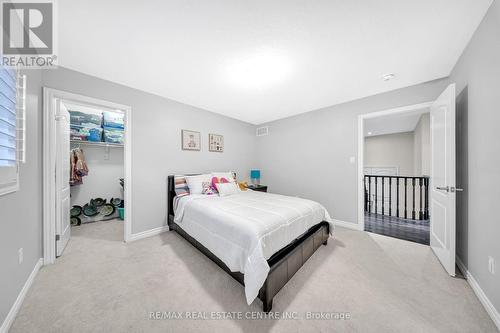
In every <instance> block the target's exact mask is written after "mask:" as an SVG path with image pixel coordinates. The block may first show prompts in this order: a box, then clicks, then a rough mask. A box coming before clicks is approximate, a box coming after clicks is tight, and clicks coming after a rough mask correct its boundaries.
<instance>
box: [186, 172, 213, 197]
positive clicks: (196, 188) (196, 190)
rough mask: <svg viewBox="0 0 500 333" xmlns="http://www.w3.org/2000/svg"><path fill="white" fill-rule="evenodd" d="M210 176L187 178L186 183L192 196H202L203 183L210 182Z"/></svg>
mask: <svg viewBox="0 0 500 333" xmlns="http://www.w3.org/2000/svg"><path fill="white" fill-rule="evenodd" d="M210 178H211V176H210V174H204V175H197V176H186V183H187V185H188V187H189V193H190V194H201V193H202V192H203V183H204V182H210Z"/></svg>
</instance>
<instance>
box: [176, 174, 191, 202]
mask: <svg viewBox="0 0 500 333" xmlns="http://www.w3.org/2000/svg"><path fill="white" fill-rule="evenodd" d="M174 184H175V195H176V196H178V197H183V196H185V195H189V187H188V185H187V183H186V177H184V176H174Z"/></svg>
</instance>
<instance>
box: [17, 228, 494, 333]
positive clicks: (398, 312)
mask: <svg viewBox="0 0 500 333" xmlns="http://www.w3.org/2000/svg"><path fill="white" fill-rule="evenodd" d="M122 228H123V226H122V224H121V222H119V221H112V222H99V223H94V224H91V225H85V226H80V227H77V228H73V237H72V239H71V241H70V243H69V245H68V248H67V249H66V251H65V253H64V255H63V256H62V257H61V258H59V259H58V260H57V263H56V264H54V265H51V266H47V267H43V268H42V269H41V271H40V273H39V275H38V276H37V278H36V280H35V282H34V284H33V286H32V288H31V290H30V291H29V293H28V295H27V297H26V300H25V302H24V304H23V306H22V308H21V310H20V312H19V315H18V317H17V319H16V321H15V322H14V324H13V327H12V329H11V332H192V331H198V332H202V331H203V332H233V331H236V332H238V331H243V332H496V328H495V326H494V324H493V322H492V321H491V319H490V318H489V317H488V315H487V313H486V311H485V310H484V309H483V307H482V305H481V304H480V302H479V300H478V299H477V298H476V296H475V295H474V293H473V291H472V290H471V288H470V287H469V286H468V284H467V282H466V281H464V280H462V279H458V278H450V277H449V276H448V275H447V274H446V273H445V272H444V270H443V269H442V267H441V266H440V264H439V263H438V261H437V260H436V258H435V257H434V255H433V254H432V252H431V250H430V249H429V247H426V246H424V245H419V244H415V243H410V242H405V241H400V240H397V239H393V238H388V237H385V236H379V235H374V234H369V233H364V232H359V231H351V230H347V229H342V228H337V229H336V231H335V235H336V236H335V237H336V238H335V240H331V241H330V242H329V244H328V246H322V247H321V248H320V249H319V250H318V251H317V252H316V253H315V254H314V255H313V256H312V257H311V259H309V261H308V262H307V263H306V265H305V266H304V267H302V269H300V271H299V272H298V273H297V274H296V275H295V276H294V277H293V279H292V280H291V281H290V282H289V283H288V284H287V285H286V286H285V288H283V289H282V290H281V292H280V293H279V294H278V295H277V296H276V297H275V299H274V307H273V311H279V312H283V311H288V313H289V314H290V313H292V315H293V316H295V317H300V318H302V319H289V320H270V319H268V320H260V321H258V320H231V319H226V320H181V319H178V320H173V319H169V320H167V319H162V320H151V319H149V313H150V312H151V311H160V312H168V311H200V312H206V313H208V312H212V311H215V312H217V311H221V312H230V311H240V312H241V313H242V314H243V316H247V315H249V314H248V311H256V313H260V312H259V311H260V309H261V303H260V302H259V301H255V302H254V303H253V304H252V305H251V306H247V305H246V303H245V297H244V294H243V288H242V286H240V285H239V284H238V283H237V282H236V281H234V280H233V279H232V278H231V277H229V276H228V275H227V274H226V273H225V272H224V271H222V270H221V269H219V268H218V267H217V266H216V265H215V264H213V263H212V262H211V261H210V260H209V259H207V258H206V257H205V256H203V255H202V254H201V253H200V252H198V251H197V250H196V249H195V248H193V247H192V246H191V245H190V244H188V243H187V242H186V241H185V240H184V239H182V238H181V237H180V236H178V235H177V234H175V233H171V232H166V233H164V234H162V235H160V236H156V237H152V238H149V239H144V240H140V241H137V242H134V243H130V244H124V243H122V242H121V239H122V235H123V229H122ZM309 311H318V312H347V313H349V314H350V319H348V320H306V319H304V318H303V317H304V316H305V315H306V312H309ZM206 313H205V315H206Z"/></svg>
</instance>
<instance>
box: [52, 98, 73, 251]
mask: <svg viewBox="0 0 500 333" xmlns="http://www.w3.org/2000/svg"><path fill="white" fill-rule="evenodd" d="M55 105H56V253H57V256H58V257H59V256H60V255H61V254H62V253H63V251H64V248H65V247H66V244H68V241H69V238H70V236H71V221H70V202H71V200H70V186H69V180H70V169H71V168H70V155H69V153H70V146H69V145H70V142H69V134H70V117H69V112H68V110H67V109H66V107H65V106H64V104H63V103H62V102H61V100H56V103H55Z"/></svg>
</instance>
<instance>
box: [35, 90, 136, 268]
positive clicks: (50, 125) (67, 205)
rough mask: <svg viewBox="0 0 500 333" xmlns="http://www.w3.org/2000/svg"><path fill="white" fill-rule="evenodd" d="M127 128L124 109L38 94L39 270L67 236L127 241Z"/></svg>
mask: <svg viewBox="0 0 500 333" xmlns="http://www.w3.org/2000/svg"><path fill="white" fill-rule="evenodd" d="M130 124H131V119H130V107H129V106H126V105H120V104H116V103H113V102H108V101H104V100H99V99H95V98H91V97H87V96H83V95H78V94H73V93H70V92H65V91H60V90H55V89H50V88H44V125H43V127H44V134H43V139H44V140H43V153H44V160H43V167H44V171H43V181H44V193H43V197H44V201H43V205H44V217H43V223H44V229H43V230H44V231H43V234H44V249H43V250H44V264H50V263H54V262H55V259H56V257H59V256H61V255H63V252H64V249H65V248H66V245H67V244H68V242H69V241H70V239H71V233H72V232H73V233H75V234H81V233H83V232H89V231H90V232H91V233H92V232H93V231H92V228H105V229H106V230H107V231H108V232H111V233H117V235H114V236H115V237H117V238H119V239H123V240H124V241H128V240H129V239H130V235H131V218H130V217H131V207H130V206H131V205H130V203H131V163H130V161H131V140H130V139H131V135H130V134H131V127H130ZM84 230H85V231H84ZM96 230H97V229H96ZM121 235H123V236H121Z"/></svg>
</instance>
